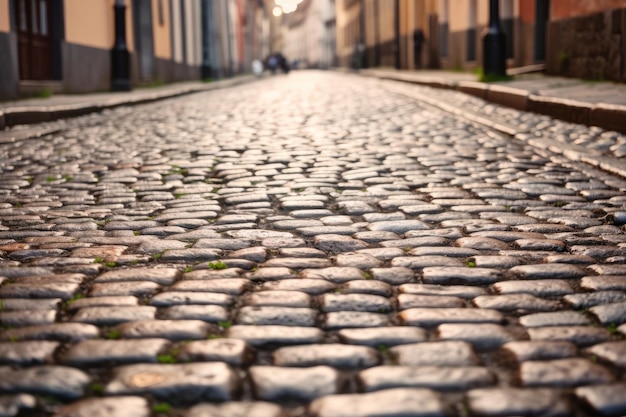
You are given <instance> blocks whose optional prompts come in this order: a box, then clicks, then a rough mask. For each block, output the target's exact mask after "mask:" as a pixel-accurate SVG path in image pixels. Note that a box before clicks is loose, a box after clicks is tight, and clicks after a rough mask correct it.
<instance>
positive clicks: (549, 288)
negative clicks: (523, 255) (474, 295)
mask: <svg viewBox="0 0 626 417" xmlns="http://www.w3.org/2000/svg"><path fill="white" fill-rule="evenodd" d="M493 289H495V290H496V291H497V292H498V293H500V294H520V293H527V294H532V295H536V296H538V297H552V296H558V295H566V294H572V293H573V292H574V290H573V289H572V286H571V285H570V284H569V283H568V282H567V281H565V280H561V279H542V280H533V281H502V282H497V283H495V284H493Z"/></svg>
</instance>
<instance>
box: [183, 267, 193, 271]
mask: <svg viewBox="0 0 626 417" xmlns="http://www.w3.org/2000/svg"><path fill="white" fill-rule="evenodd" d="M192 271H193V266H188V267H186V268H185V272H192Z"/></svg>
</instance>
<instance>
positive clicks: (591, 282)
mask: <svg viewBox="0 0 626 417" xmlns="http://www.w3.org/2000/svg"><path fill="white" fill-rule="evenodd" d="M580 287H581V288H583V289H586V290H594V291H626V275H598V276H589V277H584V278H583V279H581V280H580ZM0 291H1V289H0Z"/></svg>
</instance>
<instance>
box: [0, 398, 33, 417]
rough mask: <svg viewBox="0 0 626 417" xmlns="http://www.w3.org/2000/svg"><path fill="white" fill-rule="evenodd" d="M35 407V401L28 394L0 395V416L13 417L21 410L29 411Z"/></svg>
mask: <svg viewBox="0 0 626 417" xmlns="http://www.w3.org/2000/svg"><path fill="white" fill-rule="evenodd" d="M36 406H37V399H36V398H35V397H34V396H32V395H28V394H16V395H0V416H2V417H14V416H16V415H17V414H18V413H19V412H20V411H21V410H31V409H34V408H35V407H36Z"/></svg>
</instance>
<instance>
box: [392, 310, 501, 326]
mask: <svg viewBox="0 0 626 417" xmlns="http://www.w3.org/2000/svg"><path fill="white" fill-rule="evenodd" d="M398 318H399V319H400V321H402V323H404V324H407V325H411V326H428V327H432V326H437V325H439V324H442V323H475V324H477V323H502V322H503V321H504V316H503V315H502V314H501V313H500V312H498V311H496V310H488V309H476V308H410V309H407V310H404V311H401V312H400V313H398Z"/></svg>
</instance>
